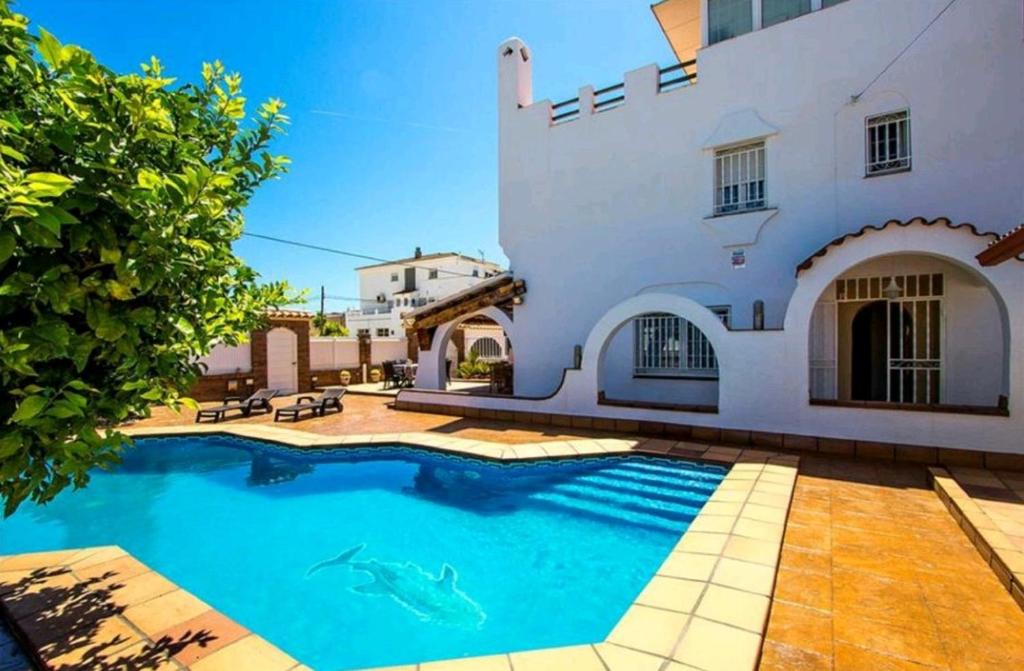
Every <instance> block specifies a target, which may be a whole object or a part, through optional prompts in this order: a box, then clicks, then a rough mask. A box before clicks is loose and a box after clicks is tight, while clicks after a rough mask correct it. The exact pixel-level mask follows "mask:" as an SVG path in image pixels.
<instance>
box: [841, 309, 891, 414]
mask: <svg viewBox="0 0 1024 671" xmlns="http://www.w3.org/2000/svg"><path fill="white" fill-rule="evenodd" d="M887 311H888V310H887V307H886V302H885V301H875V302H873V303H868V304H867V305H865V306H864V307H862V308H861V309H860V310H859V311H858V312H857V314H856V316H855V317H854V318H853V326H852V328H851V331H852V338H851V340H852V344H851V365H850V368H851V371H852V375H851V378H852V379H851V389H850V398H852V399H853V400H854V401H884V400H885V399H886V390H885V385H886V379H885V378H886V366H887V361H886V359H887V355H886V347H887V343H886V330H887V329H886V326H887V318H886V314H887Z"/></svg>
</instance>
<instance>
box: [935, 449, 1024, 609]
mask: <svg viewBox="0 0 1024 671" xmlns="http://www.w3.org/2000/svg"><path fill="white" fill-rule="evenodd" d="M928 477H929V479H930V480H931V482H932V488H933V489H934V490H935V493H936V494H938V496H939V500H941V501H942V503H943V504H945V506H946V508H947V509H948V510H949V513H950V514H951V515H952V516H953V519H954V520H956V522H957V524H958V525H960V528H961V529H963V531H964V533H965V534H967V538H969V539H970V541H971V543H973V544H974V547H975V548H977V550H978V552H979V553H980V554H981V557H982V559H984V560H985V563H987V564H988V565H989V567H990V568H991V569H992V572H993V573H995V575H996V578H998V579H999V582H1000V584H1002V586H1003V587H1005V588H1006V591H1008V592H1009V593H1010V595H1011V596H1012V597H1013V599H1014V601H1016V602H1017V605H1019V606H1020V607H1021V609H1022V610H1024V571H1013V570H1012V568H1011V567H1010V566H1009V564H1008V563H1007V561H1006V558H1005V556H1006V554H1007V553H1008V552H1009V551H1013V550H1015V548H1014V547H1012V546H1011V545H1009V544H1008V543H1007V542H1006V541H1004V540H1000V539H999V536H1001V535H1002V534H1001V532H1000V531H999V528H998V527H997V526H996V524H995V523H994V522H993V521H992V520H991V518H989V516H988V515H987V514H986V513H985V511H984V510H983V509H982V508H981V506H979V505H978V504H977V503H975V502H974V501H973V500H972V499H971V497H970V495H969V494H967V492H965V491H964V489H963V488H962V487H961V486H960V484H959V483H958V482H957V481H956V479H954V477H953V476H952V475H951V474H950V473H949V471H947V470H946V469H945V468H941V467H937V466H930V467H929V468H928Z"/></svg>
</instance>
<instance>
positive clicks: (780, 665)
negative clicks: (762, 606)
mask: <svg viewBox="0 0 1024 671" xmlns="http://www.w3.org/2000/svg"><path fill="white" fill-rule="evenodd" d="M757 668H758V670H759V671H831V669H832V660H831V658H829V657H825V656H824V655H818V654H815V653H813V652H809V651H807V650H803V649H801V648H792V647H790V646H788V645H782V644H781V643H779V642H777V641H774V640H770V639H769V640H766V641H765V642H764V647H763V648H762V649H761V663H760V664H759V665H758V667H757ZM866 668H867V667H865V669H866Z"/></svg>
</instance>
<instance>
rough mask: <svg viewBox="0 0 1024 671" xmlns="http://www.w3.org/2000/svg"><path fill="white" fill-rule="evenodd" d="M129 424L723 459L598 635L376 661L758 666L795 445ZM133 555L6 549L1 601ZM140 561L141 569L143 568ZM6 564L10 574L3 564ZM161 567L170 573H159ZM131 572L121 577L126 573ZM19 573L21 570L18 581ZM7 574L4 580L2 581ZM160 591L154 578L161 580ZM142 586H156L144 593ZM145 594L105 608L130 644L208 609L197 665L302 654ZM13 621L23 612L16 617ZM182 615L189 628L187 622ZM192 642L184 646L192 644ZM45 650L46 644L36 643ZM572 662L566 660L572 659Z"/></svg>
mask: <svg viewBox="0 0 1024 671" xmlns="http://www.w3.org/2000/svg"><path fill="white" fill-rule="evenodd" d="M120 431H121V432H122V433H124V434H126V435H128V436H132V437H140V438H141V437H172V436H186V435H227V436H236V437H240V438H251V439H257V440H263V441H269V442H272V443H276V444H280V445H285V446H288V447H294V448H299V449H329V448H336V449H348V448H354V447H366V446H372V445H381V444H397V445H402V446H409V447H415V448H421V449H427V450H434V451H440V452H447V453H453V454H460V455H464V456H469V457H475V458H484V459H489V460H492V461H521V460H531V461H532V460H555V459H574V458H575V459H578V458H586V457H590V456H597V455H609V454H631V453H632V454H646V455H653V456H659V457H664V458H669V459H679V460H682V461H687V460H689V461H698V462H704V463H712V464H716V465H720V466H724V467H726V468H727V469H728V471H727V472H726V474H725V476H724V478H723V479H722V481H721V483H720V484H719V486H718V487H717V488H716V489H715V491H714V492H713V493H712V496H711V497H710V498H709V499H708V501H707V502H706V504H705V505H704V506H703V508H702V509H701V511H700V512H699V513H698V514H697V515H696V517H695V518H694V520H693V521H692V522H691V525H690V527H689V528H688V529H687V531H686V532H684V533H683V534H682V535H681V536H680V539H679V541H678V542H677V544H676V546H675V547H674V548H673V550H672V551H671V553H670V554H669V556H668V557H666V559H665V561H664V562H663V563H662V565H661V566H660V567H659V568H658V570H657V571H656V573H655V575H654V576H652V578H651V580H650V581H649V582H648V584H647V585H646V586H645V588H644V589H643V590H642V591H641V592H640V594H639V595H638V596H637V597H636V599H635V600H634V602H633V604H632V605H631V606H630V607H629V608H628V609H627V610H626V612H625V613H624V614H623V615H622V617H621V618H620V619H619V621H618V623H617V624H616V626H615V627H614V628H613V629H612V630H611V631H610V632H609V634H608V636H607V637H606V639H605V640H603V641H595V642H594V643H592V644H588V645H574V646H563V647H556V648H549V649H545V650H535V651H516V652H510V653H508V654H503V655H488V656H484V657H466V658H459V659H449V660H437V661H423V662H421V663H418V664H407V665H399V666H397V667H395V666H392V667H386V668H384V667H378V668H377V669H375V670H374V671H388V670H391V671H395V670H406V671H463V670H472V671H534V670H535V669H548V668H567V669H568V668H573V669H579V670H580V671H589V670H590V669H594V671H601V670H603V669H607V670H608V671H648V670H649V671H655V669H659V670H672V671H675V670H679V671H681V670H683V669H691V670H697V671H718V669H728V671H746V670H748V669H749V670H751V671H752V670H753V669H755V668H756V667H757V664H758V661H759V658H760V650H761V642H762V641H763V639H764V635H765V628H766V626H767V619H768V618H767V613H768V612H769V609H770V606H771V602H772V592H773V587H774V583H775V573H776V567H777V566H778V563H779V555H780V553H781V551H782V539H783V535H784V533H785V527H786V522H787V516H788V511H789V507H790V503H791V501H792V499H793V490H794V488H795V486H796V474H797V469H798V467H799V457H797V456H794V455H789V454H784V453H778V452H772V451H767V450H762V449H744V448H738V447H726V446H721V445H707V444H702V443H693V442H688V441H679V442H674V441H670V440H651V439H641V438H623V437H621V436H617V437H615V438H587V439H574V440H566V441H554V442H544V443H524V444H518V445H508V444H505V443H495V442H488V441H479V440H467V439H464V438H458V437H454V436H439V435H438V434H436V433H429V432H407V433H380V434H361V435H337V436H324V435H321V434H313V433H307V432H303V431H299V430H295V429H286V428H282V427H277V426H262V425H227V426H225V425H218V424H215V425H203V424H200V425H190V426H166V427H126V428H122V429H120ZM125 557H128V558H130V555H128V553H126V552H125V551H124V550H122V549H121V548H119V547H116V546H106V547H96V548H84V549H80V550H61V551H56V552H50V553H33V554H26V555H13V556H8V557H2V556H0V606H4V609H5V610H6V607H5V604H4V602H5V601H6V600H9V599H10V598H11V594H12V593H13V592H11V587H10V585H18V584H19V583H18V581H19V580H24V579H25V577H26V576H31V575H32V574H33V573H34V572H38V571H45V570H54V569H56V570H60V571H67V572H68V573H69V574H70V575H71V576H72V577H73V579H74V580H76V581H78V582H79V583H81V584H82V587H83V589H86V590H89V589H91V587H92V585H93V583H91V582H89V580H88V579H87V578H86V577H84V576H78V575H77V574H76V570H81V571H84V572H85V575H87V576H88V575H96V569H92V570H86V569H91V567H96V566H99V567H100V570H102V566H103V565H104V564H109V565H110V566H112V567H116V566H119V565H131V564H130V562H124V563H123V564H118V563H117V561H118V560H123V559H124V558H125ZM146 574H147V572H139V571H138V569H133V577H136V578H137V577H139V576H141V575H146ZM5 576H6V578H5ZM154 576H157V577H159V578H160V579H162V576H159V575H158V574H155V573H154ZM130 579H131V578H125V581H128V580H130ZM12 581H13V582H12ZM5 584H6V585H7V586H8V589H7V590H6V591H5V590H4V586H5ZM158 591H160V590H158ZM147 597H148V598H147ZM139 598H141V599H143V600H142V601H141V602H139V603H132V605H131V606H130V607H123V606H122V607H118V608H115V609H113V610H112V612H110V613H108V614H105V616H106V617H110V618H116V619H117V620H118V622H117V624H118V626H121V625H127V626H128V627H129V628H131V630H132V631H134V632H136V633H137V635H138V640H132V641H130V642H126V644H125V648H124V649H134V648H135V647H138V646H142V647H143V648H145V646H146V645H149V646H155V645H156V640H157V639H159V638H160V637H166V636H168V635H169V634H170V633H173V632H178V631H179V630H180V631H183V632H184V631H185V630H188V629H190V627H189V625H190V624H191V623H195V622H202V621H205V620H206V619H209V618H213V619H215V620H217V621H218V622H220V629H223V630H226V631H228V632H230V636H231V640H229V641H224V642H222V644H220V645H217V646H210V649H208V650H201V651H199V652H198V653H197V652H196V651H195V650H191V651H190V652H189V653H188V654H178V655H174V659H173V661H170V657H171V656H170V655H168V664H171V665H174V664H177V665H178V666H179V667H181V668H185V669H194V670H195V671H221V670H222V669H223V670H225V671H226V670H227V669H233V668H241V667H240V666H238V665H239V664H243V663H244V665H245V666H246V668H247V669H253V670H254V671H256V670H259V671H300V669H304V668H305V667H303V666H301V664H300V663H299V662H298V661H296V660H294V659H292V658H291V657H289V656H288V655H286V654H285V653H284V652H282V651H280V650H279V649H278V648H276V647H274V646H273V645H271V644H270V643H268V642H267V641H265V640H264V639H262V638H260V637H259V636H258V635H257V634H254V633H250V632H248V631H247V630H245V629H244V628H243V627H241V626H240V625H237V623H234V622H232V621H231V620H229V619H228V618H226V617H224V616H223V615H221V614H219V613H217V612H216V611H215V610H213V609H211V608H210V607H209V606H208V605H207V604H205V603H203V602H202V601H200V600H199V599H196V598H195V597H194V596H192V595H191V594H189V593H188V592H186V591H184V590H182V589H180V588H177V587H175V588H173V589H171V590H170V591H163V592H162V593H160V594H152V595H145V594H144V595H142V596H140V597H139ZM13 624H14V627H15V629H18V627H19V626H20V624H22V623H20V622H19V621H18V620H15V621H14V622H13ZM182 628H184V629H182ZM187 649H188V648H187V647H186V650H187ZM30 652H34V654H37V655H38V651H32V650H30ZM567 664H568V665H569V666H566V665H567Z"/></svg>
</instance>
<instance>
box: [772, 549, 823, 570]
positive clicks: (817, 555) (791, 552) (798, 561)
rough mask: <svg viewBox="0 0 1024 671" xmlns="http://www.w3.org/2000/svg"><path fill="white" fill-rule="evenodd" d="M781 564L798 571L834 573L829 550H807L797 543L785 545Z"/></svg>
mask: <svg viewBox="0 0 1024 671" xmlns="http://www.w3.org/2000/svg"><path fill="white" fill-rule="evenodd" d="M779 566H785V567H786V568H790V569H793V570H796V571H804V572H809V573H820V574H822V575H827V576H831V575H832V555H830V554H829V553H827V552H816V551H814V550H807V549H805V548H802V547H797V546H796V545H783V546H782V556H781V558H780V560H779Z"/></svg>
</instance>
